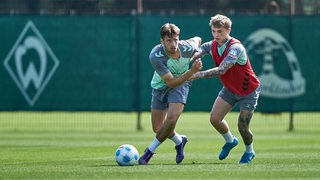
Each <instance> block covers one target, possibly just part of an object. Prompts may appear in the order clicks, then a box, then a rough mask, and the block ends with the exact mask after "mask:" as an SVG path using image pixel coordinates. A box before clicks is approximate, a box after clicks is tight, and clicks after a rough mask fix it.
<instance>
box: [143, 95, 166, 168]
mask: <svg viewBox="0 0 320 180" xmlns="http://www.w3.org/2000/svg"><path fill="white" fill-rule="evenodd" d="M165 93H166V91H164V90H163V91H162V90H156V89H153V90H152V100H151V122H152V130H153V131H154V132H155V133H158V131H159V129H160V128H161V126H162V125H163V122H164V120H165V117H166V109H167V106H168V105H167V100H166V99H164V98H163V97H165ZM161 142H162V141H161ZM161 142H160V141H159V140H158V139H157V138H154V139H153V141H152V143H151V144H150V145H149V146H148V147H147V148H146V149H145V151H144V154H143V155H142V156H141V157H140V159H139V164H148V163H149V161H150V159H151V158H152V156H153V155H154V153H155V150H156V148H157V147H158V146H160V144H161Z"/></svg>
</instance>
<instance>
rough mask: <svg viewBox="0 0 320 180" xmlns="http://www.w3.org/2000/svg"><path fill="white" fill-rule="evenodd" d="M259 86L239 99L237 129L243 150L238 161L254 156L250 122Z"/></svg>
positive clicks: (242, 161) (244, 161)
mask: <svg viewBox="0 0 320 180" xmlns="http://www.w3.org/2000/svg"><path fill="white" fill-rule="evenodd" d="M259 94H260V88H257V89H256V90H255V91H254V92H252V93H250V94H249V95H247V96H246V97H245V98H243V99H242V100H241V101H240V115H239V118H238V130H239V132H240V134H241V137H242V139H243V142H244V145H245V152H244V154H243V156H242V157H241V159H240V161H239V163H249V162H251V160H252V159H253V158H254V156H255V152H254V150H253V133H252V132H251V130H250V122H251V119H252V116H253V113H254V110H255V109H256V106H257V104H258V98H259Z"/></svg>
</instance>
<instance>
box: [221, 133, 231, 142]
mask: <svg viewBox="0 0 320 180" xmlns="http://www.w3.org/2000/svg"><path fill="white" fill-rule="evenodd" d="M222 136H223V138H224V140H225V141H226V142H227V143H232V142H233V139H234V136H233V135H232V134H231V132H230V131H228V132H227V133H225V134H222Z"/></svg>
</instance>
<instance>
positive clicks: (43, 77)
mask: <svg viewBox="0 0 320 180" xmlns="http://www.w3.org/2000/svg"><path fill="white" fill-rule="evenodd" d="M4 66H5V68H6V69H7V71H8V72H9V74H10V76H11V77H12V79H13V80H14V82H15V83H16V85H17V86H18V88H19V90H20V92H21V93H22V94H23V96H24V98H25V99H26V100H27V102H28V103H29V105H30V106H33V105H34V103H35V102H36V101H37V99H38V98H39V96H40V95H41V93H42V92H43V90H44V88H45V87H46V85H47V83H48V82H49V80H50V79H51V76H52V75H53V73H54V72H55V70H56V69H57V67H58V66H59V61H58V59H57V58H56V56H55V55H54V53H53V52H52V50H51V49H50V47H49V46H48V44H47V43H46V41H45V40H44V38H43V37H42V35H41V34H40V32H39V31H38V29H37V28H36V26H35V25H34V24H33V23H32V22H31V21H29V22H28V23H27V24H26V26H25V27H24V29H23V30H22V32H21V34H20V36H19V38H18V40H17V41H16V43H15V44H14V46H13V47H12V49H11V51H10V52H9V54H8V56H7V57H6V59H5V61H4Z"/></svg>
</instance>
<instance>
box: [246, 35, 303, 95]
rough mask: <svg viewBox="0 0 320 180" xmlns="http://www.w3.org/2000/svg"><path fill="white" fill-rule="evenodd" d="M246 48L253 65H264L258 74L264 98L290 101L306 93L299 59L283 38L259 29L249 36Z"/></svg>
mask: <svg viewBox="0 0 320 180" xmlns="http://www.w3.org/2000/svg"><path fill="white" fill-rule="evenodd" d="M244 44H245V46H246V49H247V51H248V54H249V57H250V58H252V62H253V61H257V60H259V59H261V60H262V61H263V65H262V67H261V72H260V74H259V73H257V75H258V77H259V79H260V82H261V87H262V91H261V96H266V97H272V98H290V97H296V96H299V95H302V94H304V93H305V88H306V87H305V86H306V81H305V78H303V76H302V74H301V70H300V65H299V62H298V59H297V57H296V55H295V53H294V51H293V50H292V48H291V46H290V44H289V43H288V42H287V40H286V39H285V38H284V37H283V36H282V35H281V34H279V33H278V32H276V31H274V30H272V29H259V30H257V31H255V32H253V33H252V34H250V35H249V37H248V38H247V39H246V40H245V41H244ZM276 69H277V70H278V71H277V70H276ZM283 75H284V76H283Z"/></svg>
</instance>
